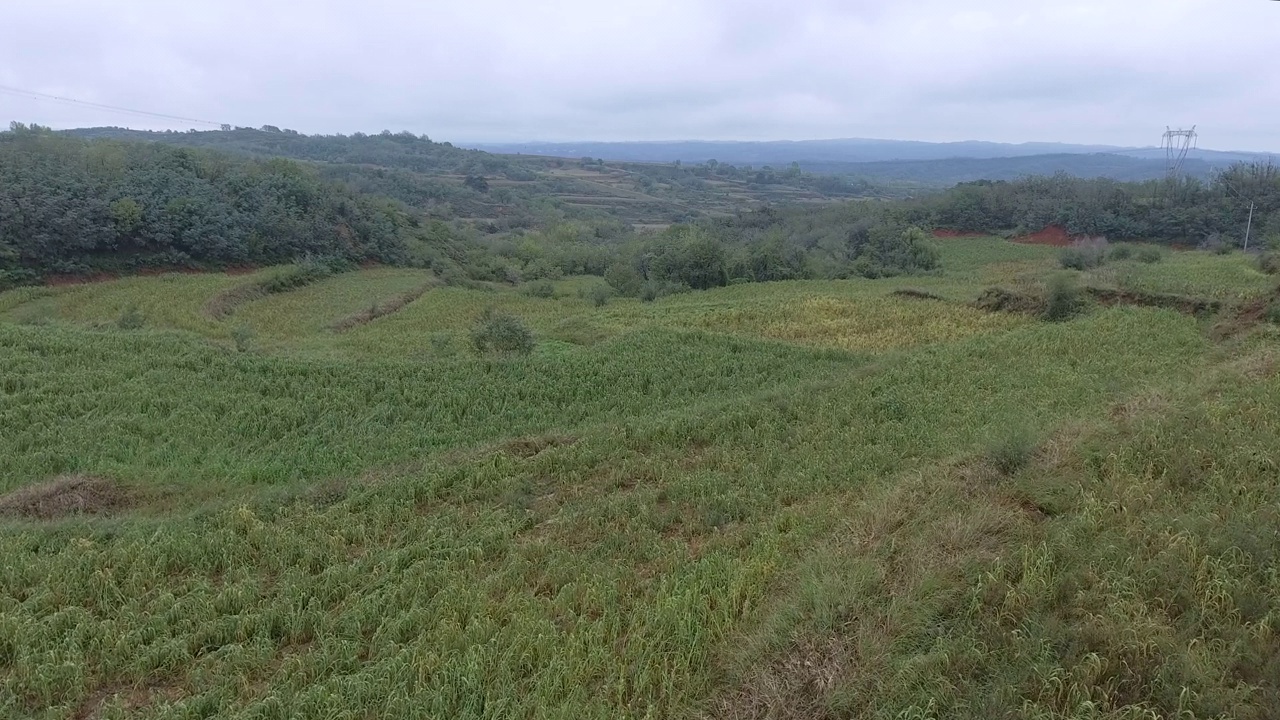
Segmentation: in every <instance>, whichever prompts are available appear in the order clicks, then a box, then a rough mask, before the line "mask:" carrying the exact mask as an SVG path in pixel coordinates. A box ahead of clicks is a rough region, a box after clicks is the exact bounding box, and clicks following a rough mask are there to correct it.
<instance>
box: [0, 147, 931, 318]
mask: <svg viewBox="0 0 1280 720" xmlns="http://www.w3.org/2000/svg"><path fill="white" fill-rule="evenodd" d="M243 134H244V132H243V131H238V132H233V133H229V134H227V137H228V138H229V139H230V140H229V142H228V143H222V144H227V145H229V146H230V147H233V148H235V147H240V145H238V144H236V142H234V141H235V140H236V138H238V137H240V136H242V135H243ZM175 135H180V136H183V137H186V134H175ZM196 136H197V137H200V135H199V134H196ZM249 137H251V138H253V139H260V138H266V139H265V140H263V141H262V142H263V144H262V145H261V146H259V145H252V144H251V145H248V147H250V148H256V149H258V150H260V153H257V154H266V153H268V152H270V151H273V150H279V151H281V152H290V153H292V154H294V155H300V156H303V157H308V158H310V157H316V158H320V159H329V158H333V159H335V160H339V161H347V160H362V161H369V162H375V161H382V162H388V163H391V167H372V166H365V165H359V166H357V165H351V164H339V165H331V164H326V163H321V164H311V163H302V162H296V161H292V160H286V159H281V158H273V159H265V158H264V159H252V158H245V157H243V156H242V155H237V154H232V153H225V152H220V151H214V150H207V149H188V148H184V147H172V146H170V145H169V144H166V143H138V142H123V141H115V140H103V139H99V140H92V141H87V140H80V139H75V138H71V137H66V136H62V135H59V134H55V133H51V132H48V131H46V130H44V129H41V128H35V129H31V128H26V127H24V126H21V125H17V124H15V125H14V128H13V130H11V131H10V132H8V133H0V161H2V162H0V173H3V176H2V179H3V183H4V184H3V189H0V273H3V275H0V286H3V285H5V284H10V285H11V284H17V283H21V282H27V281H34V280H37V279H39V278H40V277H41V276H44V275H48V274H71V275H75V274H88V273H91V272H95V271H115V272H129V271H138V270H142V269H148V268H152V269H154V268H159V269H172V268H197V269H198V268H206V269H207V268H221V267H227V266H242V265H248V266H261V265H269V264H275V263H282V262H291V261H299V260H304V259H308V258H310V259H313V260H315V259H318V260H322V261H324V262H328V263H330V264H335V263H336V264H337V265H341V264H343V263H347V264H351V263H362V262H380V263H386V264H393V265H413V266H417V267H427V268H431V269H433V270H435V271H436V272H437V274H439V275H440V276H441V277H443V278H445V279H446V280H449V281H458V280H472V281H493V282H520V281H523V280H538V279H547V278H554V277H558V276H560V275H565V274H569V275H572V274H583V273H593V274H597V275H603V274H604V273H605V270H606V269H607V268H609V267H612V266H615V265H616V266H618V267H622V268H629V272H630V273H631V274H633V275H634V276H635V278H637V279H636V280H635V281H634V282H633V281H632V279H625V280H624V281H622V282H619V283H615V289H617V290H619V291H623V292H627V293H628V294H639V293H640V292H641V290H640V289H638V285H648V286H649V287H650V288H659V289H661V290H662V291H663V292H670V291H674V290H679V289H685V288H697V289H705V288H707V287H718V286H721V285H725V284H727V283H728V282H729V281H730V280H739V281H742V280H746V281H755V280H773V279H787V278H799V277H808V278H812V277H839V276H844V275H848V274H850V273H852V272H860V273H862V274H868V273H872V272H875V273H896V272H910V271H915V270H927V269H931V268H932V267H933V263H932V262H931V261H929V258H928V252H927V247H925V243H924V242H923V240H922V236H921V235H920V234H919V233H918V232H917V233H916V234H914V235H911V236H910V238H908V236H907V235H906V230H907V226H906V225H905V224H903V223H902V222H899V221H896V220H893V221H890V220H885V219H883V218H882V217H881V216H882V215H883V214H882V213H879V212H878V211H876V209H875V208H872V207H870V206H868V207H866V208H862V209H858V208H859V206H843V208H842V209H840V208H837V209H833V210H831V211H820V212H819V213H818V214H817V215H816V217H817V218H819V221H818V222H819V223H822V222H823V220H822V219H823V218H826V219H829V220H830V224H829V226H828V227H827V228H826V234H827V236H829V237H828V238H827V240H826V241H825V242H823V243H818V242H817V241H816V239H814V238H813V237H808V236H806V237H804V238H801V237H792V234H791V233H789V232H787V231H786V228H785V227H784V226H785V225H786V223H788V222H791V220H786V219H783V218H799V217H800V215H801V213H800V212H799V211H784V212H783V213H781V214H780V213H777V212H774V211H771V210H765V211H762V212H760V213H751V212H747V213H745V214H744V213H742V212H741V211H738V212H736V214H733V215H730V214H729V213H727V212H724V213H720V214H719V216H718V217H716V218H703V219H701V220H697V221H695V222H694V224H693V225H691V226H676V227H674V228H672V229H670V230H669V231H666V232H663V233H660V234H652V233H643V234H637V232H636V231H635V229H634V228H632V227H630V226H629V225H627V224H625V223H623V222H621V221H619V220H616V219H611V218H609V217H607V216H604V215H600V214H598V213H597V214H594V215H591V218H589V219H580V220H568V219H566V218H567V216H566V215H565V214H564V213H562V212H559V211H554V212H548V213H547V214H546V216H545V217H544V218H543V219H542V220H540V221H533V220H530V222H529V224H528V225H529V226H528V227H527V228H524V227H516V228H512V226H511V224H510V223H508V224H507V226H506V232H501V233H500V232H499V229H500V228H498V227H496V226H495V227H488V228H483V229H482V228H477V227H476V226H475V225H472V224H466V223H452V224H451V223H446V222H444V221H443V220H441V219H439V218H436V217H434V216H435V215H439V214H441V213H442V212H444V211H442V207H443V206H441V205H440V204H438V201H439V202H445V203H447V202H448V197H450V196H448V195H444V196H440V195H437V194H436V193H435V191H434V189H436V188H438V187H440V185H439V182H441V181H438V180H431V179H429V178H427V177H426V176H424V175H422V174H420V173H418V171H417V169H414V168H419V169H420V168H437V169H440V168H441V167H445V168H447V169H450V170H455V171H459V172H468V173H473V172H484V171H486V170H493V169H494V168H495V167H499V168H505V170H504V172H506V173H507V174H508V175H509V176H515V175H519V174H520V173H526V174H527V173H529V172H532V171H531V170H529V169H528V168H527V167H523V166H516V165H511V164H509V163H506V161H501V160H497V159H494V158H493V157H492V156H488V155H486V154H484V153H476V152H467V151H461V150H456V149H453V148H449V147H447V146H444V145H440V144H437V143H431V142H430V141H427V140H423V139H419V138H414V137H411V136H393V135H387V136H379V137H377V138H368V137H358V138H342V139H334V138H306V137H305V136H300V135H296V134H289V133H283V132H280V133H269V132H261V131H249ZM277 137H279V138H282V139H281V140H279V144H273V143H274V142H275V139H276V138H277ZM388 146H390V148H391V149H388ZM424 148H425V150H424ZM397 149H401V150H400V151H397ZM362 153H367V154H362ZM468 163H478V164H476V165H474V166H473V165H468ZM598 170H599V169H598V168H596V169H593V170H592V172H597V171H598ZM683 172H685V171H683V170H681V169H680V168H672V169H667V170H661V172H658V175H657V176H658V177H659V178H661V179H663V180H665V181H668V182H671V183H676V184H678V183H680V182H683V181H682V180H681V179H680V178H681V177H684V176H683V175H681V173H683ZM688 172H689V173H691V174H690V175H688V177H690V178H693V179H695V180H697V182H699V183H703V184H704V185H705V181H704V180H702V179H700V177H703V176H705V177H709V178H731V177H733V176H734V175H735V173H739V172H740V171H738V170H737V169H735V168H732V167H727V168H715V169H714V171H713V170H711V169H707V168H700V169H694V170H689V171H688ZM664 173H665V174H664ZM788 177H790V178H791V179H792V180H793V181H794V182H800V183H803V182H808V180H806V179H805V178H804V177H803V176H801V175H800V174H798V173H792V174H791V175H789V176H788ZM467 178H468V182H470V181H471V180H476V182H470V185H472V186H479V185H480V184H481V183H484V184H485V185H486V186H487V185H488V184H489V183H490V181H489V180H485V179H484V178H482V177H480V176H478V175H473V174H471V175H467ZM493 182H494V183H495V184H496V181H493ZM536 182H543V181H542V180H539V181H536ZM637 182H638V183H639V185H642V186H646V187H648V190H649V191H651V192H654V193H661V192H664V191H662V190H661V189H660V188H658V187H656V185H657V182H658V181H654V180H649V176H648V175H644V176H641V180H640V181H637ZM760 182H761V183H762V184H765V185H776V184H780V183H781V180H779V179H778V178H776V177H774V176H772V175H770V176H769V177H763V176H762V179H761V180H760ZM704 190H705V192H707V193H711V194H714V193H713V191H711V190H706V189H705V188H704V189H703V190H689V191H688V192H689V193H695V192H703V191H704ZM468 192H470V193H473V194H475V193H482V194H483V193H492V194H500V193H499V191H498V190H491V189H489V188H487V187H486V188H483V189H476V188H475V187H471V188H470V189H469V190H468ZM537 197H538V201H539V202H547V203H552V202H553V201H552V196H546V197H543V196H540V195H539V196H537ZM655 202H656V200H655ZM549 207H552V209H553V210H554V205H552V206H549ZM851 208H852V210H851ZM451 213H452V210H449V211H448V212H444V214H445V215H449V214H451ZM851 213H852V214H856V215H859V216H860V217H861V218H862V220H859V221H858V222H860V223H861V230H859V231H858V232H856V233H852V234H849V235H848V236H847V237H843V236H840V235H841V233H843V232H844V230H843V228H845V227H846V226H850V225H851V223H852V222H853V221H851V220H849V219H848V218H849V217H850V216H851ZM744 218H745V219H744ZM809 225H810V226H812V225H813V221H809ZM873 227H874V228H878V230H877V232H875V233H871V228H873ZM490 231H492V232H490ZM873 235H874V237H872V236H873ZM766 236H767V237H766ZM810 240H814V242H809V241H810ZM899 244H902V245H903V246H904V247H903V248H902V249H899V248H897V247H896V246H897V245H899ZM922 252H923V253H924V254H923V255H922V254H921V253H922ZM655 258H656V259H655ZM677 265H678V266H679V267H677ZM855 265H856V267H855Z"/></svg>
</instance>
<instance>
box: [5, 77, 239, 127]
mask: <svg viewBox="0 0 1280 720" xmlns="http://www.w3.org/2000/svg"><path fill="white" fill-rule="evenodd" d="M0 93H5V94H8V95H13V96H17V97H26V98H30V99H32V100H47V101H51V102H60V103H67V104H71V105H80V106H83V107H89V108H94V109H97V110H108V111H111V112H119V113H128V114H130V115H141V116H144V117H152V118H160V119H163V120H179V121H182V122H188V123H197V124H200V125H212V126H214V127H221V126H223V125H225V124H226V123H220V122H214V121H212V120H201V119H199V118H189V117H182V116H181V115H168V114H166V113H157V112H151V111H149V110H136V109H133V108H126V107H120V106H119V105H106V104H104V103H96V102H90V101H88V100H77V99H75V98H69V97H62V96H60V95H50V94H48V93H42V92H36V91H35V90H23V89H21V88H15V87H8V86H6V85H0Z"/></svg>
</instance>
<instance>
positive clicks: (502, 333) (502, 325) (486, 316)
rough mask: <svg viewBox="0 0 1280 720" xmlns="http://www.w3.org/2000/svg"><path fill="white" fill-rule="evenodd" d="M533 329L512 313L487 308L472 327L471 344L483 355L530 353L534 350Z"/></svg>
mask: <svg viewBox="0 0 1280 720" xmlns="http://www.w3.org/2000/svg"><path fill="white" fill-rule="evenodd" d="M534 344H535V341H534V338H533V331H532V330H530V329H529V326H528V325H526V324H525V323H524V321H523V320H521V319H520V318H518V317H516V316H515V315H512V314H510V313H505V312H499V311H495V310H493V309H492V308H488V309H486V310H485V311H484V312H483V313H481V314H480V317H478V318H476V322H475V324H474V325H472V327H471V345H472V346H473V347H474V348H475V349H476V352H477V353H480V354H481V355H486V354H495V355H528V354H529V353H531V352H533V347H534Z"/></svg>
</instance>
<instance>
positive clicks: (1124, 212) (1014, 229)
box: [911, 163, 1280, 246]
mask: <svg viewBox="0 0 1280 720" xmlns="http://www.w3.org/2000/svg"><path fill="white" fill-rule="evenodd" d="M1251 203H1252V204H1253V207H1254V211H1253V221H1252V233H1251V234H1252V235H1253V237H1255V238H1260V239H1265V238H1268V237H1270V238H1274V239H1276V240H1277V241H1280V169H1277V168H1276V167H1275V166H1273V165H1271V164H1267V163H1249V164H1246V163H1240V164H1236V165H1233V166H1232V167H1230V168H1228V169H1227V170H1225V171H1224V172H1222V173H1220V174H1218V175H1216V176H1215V177H1214V178H1213V179H1212V180H1210V181H1208V182H1201V181H1199V180H1195V179H1184V180H1182V181H1181V182H1178V183H1170V182H1168V181H1149V182H1144V183H1122V182H1117V181H1114V180H1105V179H1089V180H1085V179H1080V178H1074V177H1070V176H1067V175H1063V174H1058V175H1053V176H1048V177H1045V176H1039V177H1028V178H1024V179H1021V180H1016V181H1012V182H1004V181H995V182H992V181H985V180H984V181H978V182H971V183H963V184H960V185H957V186H956V187H954V188H952V189H951V190H948V191H946V192H944V193H942V194H940V195H937V196H935V197H932V198H928V199H926V200H923V201H920V202H918V203H914V204H912V209H911V213H912V214H914V215H915V216H916V218H917V220H918V221H920V222H930V223H932V224H934V225H936V226H937V227H941V228H950V229H954V230H961V231H970V232H1008V233H1010V234H1020V233H1023V232H1035V231H1038V230H1040V229H1042V228H1044V227H1046V226H1048V225H1060V226H1062V227H1065V228H1066V229H1067V230H1068V231H1069V232H1070V233H1072V234H1074V235H1090V236H1105V237H1108V238H1111V239H1114V240H1145V241H1156V242H1163V243H1168V244H1185V245H1193V246H1195V245H1201V244H1204V243H1206V242H1215V241H1222V242H1227V243H1230V244H1237V245H1238V244H1240V243H1241V242H1242V241H1243V238H1244V235H1245V231H1246V228H1247V227H1248V226H1249V224H1250V223H1249V207H1250V204H1251Z"/></svg>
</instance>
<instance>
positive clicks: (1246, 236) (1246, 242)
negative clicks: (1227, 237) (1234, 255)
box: [1244, 201, 1253, 252]
mask: <svg viewBox="0 0 1280 720" xmlns="http://www.w3.org/2000/svg"><path fill="white" fill-rule="evenodd" d="M1252 231H1253V201H1250V202H1249V223H1248V224H1247V225H1245V226H1244V249H1245V252H1248V250H1249V233H1250V232H1252Z"/></svg>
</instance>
